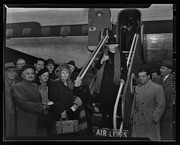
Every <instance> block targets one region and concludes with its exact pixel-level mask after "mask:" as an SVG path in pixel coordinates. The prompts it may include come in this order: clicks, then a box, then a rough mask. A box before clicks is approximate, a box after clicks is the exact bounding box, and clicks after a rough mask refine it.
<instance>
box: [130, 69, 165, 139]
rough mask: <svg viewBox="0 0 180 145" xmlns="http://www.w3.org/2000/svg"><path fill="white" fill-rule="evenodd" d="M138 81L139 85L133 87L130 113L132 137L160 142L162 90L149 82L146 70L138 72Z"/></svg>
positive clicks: (162, 105)
mask: <svg viewBox="0 0 180 145" xmlns="http://www.w3.org/2000/svg"><path fill="white" fill-rule="evenodd" d="M138 79H139V83H140V84H139V85H138V86H136V87H135V95H134V99H133V106H132V112H131V118H132V137H145V138H149V139H150V140H152V141H160V140H161V135H160V118H161V115H162V114H163V112H164V109H165V97H164V91H163V88H162V86H161V85H159V84H157V83H154V82H152V81H151V80H150V74H149V71H148V70H147V69H146V68H141V69H140V70H139V71H138Z"/></svg>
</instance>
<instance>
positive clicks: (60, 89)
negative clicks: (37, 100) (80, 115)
mask: <svg viewBox="0 0 180 145" xmlns="http://www.w3.org/2000/svg"><path fill="white" fill-rule="evenodd" d="M48 96H49V99H50V100H51V101H53V103H54V105H53V106H54V110H55V114H56V116H60V115H61V113H62V112H63V111H65V110H67V109H69V108H70V107H71V106H72V105H73V102H74V99H75V97H74V96H73V90H72V89H69V88H68V87H67V86H65V85H64V83H63V82H62V81H61V79H57V80H54V81H51V82H50V84H49V91H48Z"/></svg>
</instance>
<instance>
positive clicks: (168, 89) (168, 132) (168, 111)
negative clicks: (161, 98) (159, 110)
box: [161, 74, 173, 140]
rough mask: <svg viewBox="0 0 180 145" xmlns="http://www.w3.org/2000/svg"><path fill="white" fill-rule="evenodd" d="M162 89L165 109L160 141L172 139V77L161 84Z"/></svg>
mask: <svg viewBox="0 0 180 145" xmlns="http://www.w3.org/2000/svg"><path fill="white" fill-rule="evenodd" d="M162 87H163V89H164V94H165V100H166V107H165V110H164V113H163V115H162V117H161V137H162V140H172V139H173V123H172V122H173V96H172V95H173V94H172V93H173V92H172V91H173V75H172V74H170V75H169V76H168V78H167V79H166V80H165V81H164V83H162Z"/></svg>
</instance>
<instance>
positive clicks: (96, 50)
mask: <svg viewBox="0 0 180 145" xmlns="http://www.w3.org/2000/svg"><path fill="white" fill-rule="evenodd" d="M108 37H109V36H108V35H106V36H105V37H104V38H102V39H101V40H100V41H99V43H98V45H97V48H96V49H95V50H94V51H93V53H92V54H91V56H90V59H88V61H87V63H86V65H85V66H84V67H83V68H82V70H81V71H80V73H79V75H78V77H80V78H81V79H82V78H83V77H84V75H85V74H86V72H87V70H88V69H89V67H90V65H91V64H92V62H93V61H94V59H95V57H96V56H97V54H98V52H99V50H100V49H101V47H102V45H103V44H104V43H105V41H106V39H108Z"/></svg>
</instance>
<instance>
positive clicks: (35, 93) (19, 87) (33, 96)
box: [12, 80, 47, 137]
mask: <svg viewBox="0 0 180 145" xmlns="http://www.w3.org/2000/svg"><path fill="white" fill-rule="evenodd" d="M12 93H13V99H14V102H15V104H16V115H17V120H16V121H17V122H16V128H17V136H18V137H38V136H47V131H46V128H42V129H39V128H38V126H37V125H38V123H37V121H38V116H39V114H40V113H41V112H42V111H43V106H42V103H41V99H40V93H39V89H38V86H37V84H35V83H33V82H29V81H26V80H23V81H22V82H20V83H18V84H16V85H15V86H14V87H13V92H12Z"/></svg>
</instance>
